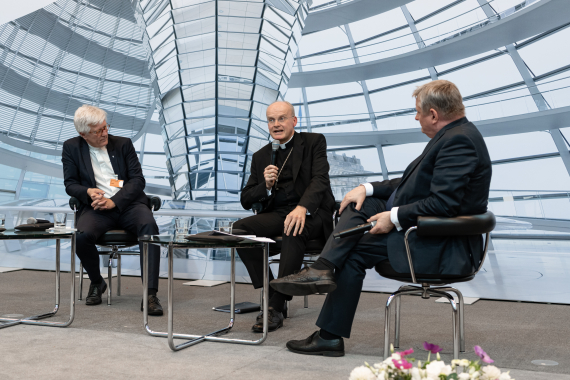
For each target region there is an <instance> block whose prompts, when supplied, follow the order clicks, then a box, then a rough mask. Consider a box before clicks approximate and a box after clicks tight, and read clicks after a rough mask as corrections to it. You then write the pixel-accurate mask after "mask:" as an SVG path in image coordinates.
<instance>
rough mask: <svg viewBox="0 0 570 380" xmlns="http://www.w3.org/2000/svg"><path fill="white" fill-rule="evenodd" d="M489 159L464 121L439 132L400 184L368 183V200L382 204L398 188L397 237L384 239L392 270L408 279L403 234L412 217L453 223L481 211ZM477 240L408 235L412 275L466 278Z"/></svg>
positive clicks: (474, 263) (477, 253) (475, 261)
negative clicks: (451, 219)
mask: <svg viewBox="0 0 570 380" xmlns="http://www.w3.org/2000/svg"><path fill="white" fill-rule="evenodd" d="M490 183H491V159H490V157H489V152H488V151H487V146H486V145H485V141H484V140H483V136H482V135H481V133H480V132H479V130H478V129H477V128H476V127H475V125H473V123H470V122H469V121H468V120H467V118H461V119H459V120H456V121H454V122H452V123H450V124H448V125H446V126H445V127H443V128H442V129H441V130H440V131H439V132H438V133H437V134H436V135H435V136H434V137H433V138H432V139H431V140H430V142H429V143H428V144H427V146H426V148H425V149H424V151H423V153H422V154H421V155H420V156H419V157H418V158H416V159H415V160H414V161H413V162H412V163H411V164H410V165H409V166H408V167H407V168H406V170H405V171H404V175H403V177H401V178H396V179H392V180H387V181H382V182H375V183H372V186H373V187H374V195H373V196H374V197H377V198H381V199H388V198H389V197H390V195H391V194H392V192H393V191H394V190H395V189H396V188H398V191H397V192H396V197H395V199H394V207H399V208H398V221H399V222H400V225H401V226H402V231H399V232H398V231H396V229H394V230H393V231H392V232H390V233H389V235H388V257H389V260H390V264H391V265H392V267H393V268H394V269H395V270H396V271H397V272H400V273H409V272H410V270H409V265H408V260H407V256H406V248H405V245H404V234H405V232H406V230H407V229H408V228H410V227H411V226H415V225H416V221H417V218H418V216H443V217H454V216H458V215H475V214H482V213H484V212H486V211H487V202H488V199H489V186H490ZM482 244H483V239H482V237H481V236H461V237H430V238H425V237H423V238H420V237H417V236H416V235H415V233H412V234H410V250H411V252H412V258H413V262H414V270H415V271H416V273H423V274H468V273H472V272H473V269H474V268H476V267H478V265H479V263H480V260H481V259H482V258H481V253H482Z"/></svg>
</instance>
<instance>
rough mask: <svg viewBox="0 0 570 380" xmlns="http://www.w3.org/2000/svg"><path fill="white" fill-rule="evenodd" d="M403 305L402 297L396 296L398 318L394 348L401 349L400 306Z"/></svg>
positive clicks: (396, 320) (396, 319)
mask: <svg viewBox="0 0 570 380" xmlns="http://www.w3.org/2000/svg"><path fill="white" fill-rule="evenodd" d="M401 305H402V297H400V296H396V318H395V321H394V323H395V325H396V326H395V327H394V348H400V306H401Z"/></svg>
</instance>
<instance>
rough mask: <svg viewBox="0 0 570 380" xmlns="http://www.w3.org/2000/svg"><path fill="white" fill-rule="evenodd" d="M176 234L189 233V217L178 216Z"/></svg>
mask: <svg viewBox="0 0 570 380" xmlns="http://www.w3.org/2000/svg"><path fill="white" fill-rule="evenodd" d="M175 224H176V235H187V234H188V219H187V218H176V220H175Z"/></svg>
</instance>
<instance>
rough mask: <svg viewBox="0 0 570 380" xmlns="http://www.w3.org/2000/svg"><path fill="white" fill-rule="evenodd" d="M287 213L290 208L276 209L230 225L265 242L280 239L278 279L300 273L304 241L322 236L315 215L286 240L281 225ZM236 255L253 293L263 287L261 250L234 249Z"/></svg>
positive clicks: (320, 221)
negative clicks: (280, 237) (246, 273)
mask: <svg viewBox="0 0 570 380" xmlns="http://www.w3.org/2000/svg"><path fill="white" fill-rule="evenodd" d="M291 211H292V209H291V208H283V209H277V210H275V211H271V212H265V213H261V214H259V215H253V216H250V217H247V218H244V219H240V220H238V221H237V222H235V223H234V225H233V228H236V229H240V230H246V231H247V232H248V233H249V234H251V235H256V236H264V237H269V238H271V237H274V236H282V237H283V242H282V245H281V260H280V263H279V273H278V277H279V278H281V277H284V276H287V275H290V274H293V273H295V271H298V270H299V269H301V265H302V264H303V257H304V255H305V246H306V243H307V241H308V240H312V239H317V238H319V236H322V234H323V222H322V220H321V217H320V216H319V215H314V216H313V215H307V217H306V218H305V227H304V228H303V232H302V233H301V234H297V236H293V233H292V232H291V233H290V234H289V236H287V235H285V234H284V233H283V228H284V226H283V224H284V222H285V218H286V217H287V215H288V214H289V213H290V212H291ZM237 253H238V254H239V256H240V258H241V261H242V262H243V263H244V265H245V267H246V268H247V271H248V273H249V276H250V278H251V282H252V284H253V287H254V288H255V289H258V288H261V287H263V250H262V249H238V250H237ZM271 280H273V273H272V272H271V271H269V281H271ZM286 298H287V299H291V297H290V296H286Z"/></svg>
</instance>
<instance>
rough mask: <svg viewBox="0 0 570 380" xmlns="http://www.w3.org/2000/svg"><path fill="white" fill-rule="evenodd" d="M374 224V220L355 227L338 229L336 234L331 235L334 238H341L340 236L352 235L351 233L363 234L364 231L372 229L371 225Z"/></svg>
mask: <svg viewBox="0 0 570 380" xmlns="http://www.w3.org/2000/svg"><path fill="white" fill-rule="evenodd" d="M375 225H376V221H375V220H374V221H372V222H370V223H365V224H360V225H358V226H356V227H352V228H349V229H347V230H344V231H340V232H338V233H336V234H333V237H334V238H335V239H342V238H345V237H348V236H352V235H358V234H363V233H365V232H366V231H370V230H371V229H372V227H374V226H375Z"/></svg>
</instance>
